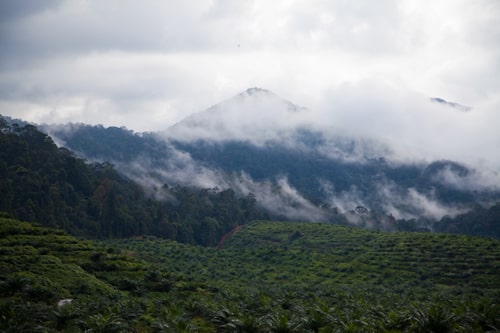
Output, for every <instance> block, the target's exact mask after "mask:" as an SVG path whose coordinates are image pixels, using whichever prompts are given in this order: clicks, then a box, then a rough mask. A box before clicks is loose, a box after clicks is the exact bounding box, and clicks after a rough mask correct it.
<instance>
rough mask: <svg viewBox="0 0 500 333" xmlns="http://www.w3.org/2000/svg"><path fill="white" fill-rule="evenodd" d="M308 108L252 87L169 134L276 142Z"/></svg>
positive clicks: (299, 119) (200, 114) (187, 120)
mask: <svg viewBox="0 0 500 333" xmlns="http://www.w3.org/2000/svg"><path fill="white" fill-rule="evenodd" d="M306 111H307V109H306V108H304V107H301V106H298V105H295V104H293V103H292V102H289V101H287V100H285V99H283V98H281V97H280V96H278V95H276V94H274V93H273V92H271V91H269V90H267V89H263V88H259V87H252V88H248V89H247V90H245V91H243V92H241V93H239V94H238V95H236V96H234V97H232V98H229V99H227V100H225V101H222V102H221V103H219V104H216V105H213V106H212V107H210V108H208V109H207V110H205V111H202V112H199V113H195V114H192V115H190V116H188V117H187V118H185V119H184V120H182V121H180V122H178V123H177V124H175V125H174V126H172V127H171V128H169V129H168V130H167V131H166V132H165V134H166V135H167V136H169V137H175V138H176V139H177V140H188V141H190V140H196V139H206V140H215V141H221V140H244V141H259V142H263V141H266V140H272V139H276V137H277V136H278V135H279V134H280V133H281V132H283V131H286V130H290V129H291V128H294V127H295V126H296V125H297V124H299V123H301V122H302V121H303V118H304V116H305V115H304V113H305V112H306Z"/></svg>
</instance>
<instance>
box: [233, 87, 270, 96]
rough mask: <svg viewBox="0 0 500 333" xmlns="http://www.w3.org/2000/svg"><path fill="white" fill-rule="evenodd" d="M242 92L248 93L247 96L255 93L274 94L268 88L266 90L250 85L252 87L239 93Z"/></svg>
mask: <svg viewBox="0 0 500 333" xmlns="http://www.w3.org/2000/svg"><path fill="white" fill-rule="evenodd" d="M242 94H246V95H249V96H252V95H256V94H266V95H268V94H272V95H274V94H273V93H272V92H271V91H270V90H267V89H263V88H260V87H252V88H248V89H247V90H245V91H244V92H242V93H241V94H240V95H242Z"/></svg>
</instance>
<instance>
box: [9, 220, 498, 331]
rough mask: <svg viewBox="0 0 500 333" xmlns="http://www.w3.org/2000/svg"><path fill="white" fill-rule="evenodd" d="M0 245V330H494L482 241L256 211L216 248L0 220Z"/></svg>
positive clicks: (487, 256) (489, 267)
mask: <svg viewBox="0 0 500 333" xmlns="http://www.w3.org/2000/svg"><path fill="white" fill-rule="evenodd" d="M0 254H1V256H0V264H1V267H2V271H1V272H0V331H5V332H34V331H44V332H47V331H48V332H58V331H59V332H83V331H86V332H490V331H496V330H498V329H499V327H500V318H499V317H498V313H500V306H499V300H500V279H499V277H500V242H499V241H498V240H493V239H485V238H474V237H467V236H458V235H443V234H423V233H407V232H396V233H386V232H375V231H367V230H362V229H356V228H350V227H343V226H335V225H327V224H315V223H308V224H307V223H291V222H287V223H283V222H264V221H262V222H255V223H252V224H249V225H245V226H243V227H241V228H239V229H238V230H236V231H235V232H234V233H232V234H231V235H230V236H229V237H227V239H226V240H225V242H224V243H223V244H221V245H220V247H219V248H218V249H217V248H213V247H201V246H195V245H188V244H181V243H177V242H175V241H171V240H165V239H160V238H156V237H152V236H149V237H146V236H144V237H136V238H133V239H122V240H118V239H115V240H107V241H103V242H100V243H99V244H93V243H91V242H89V241H83V240H78V239H76V238H74V237H71V236H68V235H67V234H66V233H64V232H62V231H59V230H54V229H48V228H42V227H37V226H34V225H32V224H29V223H22V222H19V221H16V220H13V219H9V218H0ZM65 298H70V299H73V301H72V302H71V304H67V305H62V306H58V305H57V302H58V301H59V300H61V299H65Z"/></svg>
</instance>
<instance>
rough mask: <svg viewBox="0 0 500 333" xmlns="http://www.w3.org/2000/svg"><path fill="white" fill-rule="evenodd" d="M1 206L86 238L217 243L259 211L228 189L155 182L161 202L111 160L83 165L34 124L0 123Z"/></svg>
mask: <svg viewBox="0 0 500 333" xmlns="http://www.w3.org/2000/svg"><path fill="white" fill-rule="evenodd" d="M1 126H2V127H1V133H0V147H1V149H0V179H1V181H0V191H1V193H2V195H1V197H0V211H5V212H8V213H9V214H11V215H12V216H14V217H16V218H19V219H22V220H25V221H31V222H38V223H41V224H42V225H44V226H47V227H53V228H60V229H64V230H66V231H68V232H70V233H72V234H74V235H81V236H86V237H92V238H115V237H130V236H133V235H142V234H152V235H157V236H159V237H166V238H170V239H174V240H179V241H182V242H187V243H199V244H204V245H215V244H217V241H218V239H219V238H220V237H221V236H222V235H223V234H225V233H226V232H228V231H230V230H231V229H232V228H233V227H235V226H236V225H238V224H243V223H247V222H249V221H251V220H253V219H255V218H260V217H264V215H263V214H262V213H261V212H259V211H258V210H257V209H256V208H255V199H254V198H253V197H252V196H251V195H249V196H247V197H236V195H235V193H234V192H233V191H231V190H224V191H209V190H206V189H195V188H187V187H182V186H174V187H171V188H169V187H167V186H164V187H163V188H161V193H162V195H163V196H164V197H163V200H159V199H157V198H156V197H154V196H152V195H148V194H147V193H146V192H145V191H144V189H143V188H142V187H141V186H139V185H138V184H136V183H134V182H132V181H131V180H130V179H127V178H126V177H125V176H124V175H122V174H120V173H118V172H117V171H116V170H115V169H114V167H113V165H111V164H109V163H91V164H88V163H86V161H85V160H83V159H80V158H77V157H76V156H75V155H74V154H73V153H72V152H71V151H70V150H68V149H66V148H58V147H57V146H56V145H55V143H54V142H53V141H52V139H51V138H50V137H49V136H47V135H46V134H44V133H42V132H40V131H38V129H37V128H36V127H35V126H33V125H24V126H11V125H9V124H7V123H6V122H2V124H1Z"/></svg>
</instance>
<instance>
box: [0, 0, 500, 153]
mask: <svg viewBox="0 0 500 333" xmlns="http://www.w3.org/2000/svg"><path fill="white" fill-rule="evenodd" d="M0 45H1V47H0V113H1V114H3V115H8V116H12V117H17V118H22V119H24V120H28V121H34V122H37V123H43V122H45V123H65V122H85V123H90V124H104V125H107V126H111V125H115V126H126V127H127V128H129V129H133V130H135V131H153V130H162V129H165V128H167V127H168V126H170V125H172V124H174V123H175V122H177V121H179V120H181V119H183V118H184V117H186V116H188V115H189V114H191V113H193V112H198V111H201V110H204V109H206V108H208V107H209V106H211V105H213V104H215V103H218V102H220V101H222V100H225V99H227V98H230V97H231V96H233V95H236V94H238V93H240V92H241V91H243V90H245V89H247V88H248V87H254V86H257V87H262V88H266V89H269V90H271V91H273V92H275V93H276V94H278V95H279V96H281V97H283V98H285V99H288V100H290V101H292V102H293V103H296V104H299V105H301V106H305V107H308V108H310V109H312V110H316V111H318V112H321V113H322V114H323V115H328V114H329V113H330V114H332V118H333V119H335V120H336V121H338V125H339V126H340V127H341V126H343V125H345V126H351V125H353V124H355V123H359V121H360V119H364V118H366V117H368V119H369V121H370V122H371V123H370V124H369V125H370V126H367V125H365V127H363V126H361V127H360V128H361V129H362V130H364V129H366V130H367V131H371V132H373V134H377V131H380V133H381V134H387V132H388V129H389V128H390V129H391V130H396V129H397V128H398V127H400V128H402V129H403V130H401V131H396V132H397V133H398V134H399V135H404V133H401V132H402V131H404V132H406V131H408V132H410V133H411V132H412V131H413V132H415V133H416V132H419V131H421V130H420V129H419V128H418V126H420V128H422V127H421V126H424V127H423V128H424V129H425V126H427V125H428V126H430V127H429V128H428V129H429V131H430V130H432V131H434V133H427V134H426V138H427V140H426V141H425V140H424V141H425V144H429V142H433V140H434V141H439V140H440V139H442V135H443V133H442V132H440V131H439V126H442V127H443V124H444V128H445V132H446V131H448V132H452V133H451V134H450V135H451V136H450V139H458V138H461V139H462V140H464V141H465V138H464V137H468V138H467V140H468V141H471V142H473V143H469V146H466V148H468V149H471V150H474V149H476V148H478V147H482V148H481V151H476V152H475V153H476V158H481V156H482V155H481V154H487V153H488V152H489V154H490V157H486V156H485V157H484V158H485V159H490V160H495V161H497V160H500V153H499V151H498V147H500V135H499V134H496V132H497V130H495V129H496V128H500V116H499V115H498V114H499V113H500V108H499V106H500V1H498V0H475V1H470V0H379V1H368V0H366V1H345V0H331V1H326V0H325V1H314V0H307V1H306V0H303V1H293V0H288V1H287V0H277V1H266V0H255V1H250V0H249V1H243V0H241V1H236V0H198V1H194V0H193V1H190V0H161V1H160V0H141V1H136V0H134V1H132V0H45V1H39V0H23V1H19V0H1V1H0ZM407 96H413V97H416V96H420V97H422V98H424V97H425V98H428V97H441V98H444V99H446V100H449V101H453V102H456V103H460V104H463V105H467V106H471V107H472V110H471V111H469V112H462V111H457V110H454V111H450V112H448V115H442V114H440V115H438V116H437V121H435V119H434V114H433V112H435V110H434V109H433V108H431V109H429V110H427V111H425V110H424V111H422V113H419V112H421V110H420V107H419V108H416V107H415V106H414V105H410V104H414V103H413V102H412V101H413V100H412V98H413V97H412V98H410V100H406V99H405V97H407ZM393 97H394V101H393ZM419 106H420V105H419ZM455 111H457V112H455ZM384 117H385V119H387V118H390V120H389V121H388V122H384ZM446 117H450V123H451V126H447V125H446V122H447V121H448V120H447V118H446ZM381 119H382V120H381ZM372 125H373V127H372ZM447 127H449V128H447ZM462 127H465V128H462ZM464 131H465V132H464ZM499 132H500V131H499ZM430 137H432V139H433V140H431V139H430ZM421 139H422V138H421ZM443 148H448V147H447V146H446V147H443ZM454 148H455V149H457V150H460V149H461V148H460V147H459V146H456V147H454ZM491 155H493V158H491ZM496 157H498V158H496Z"/></svg>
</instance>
